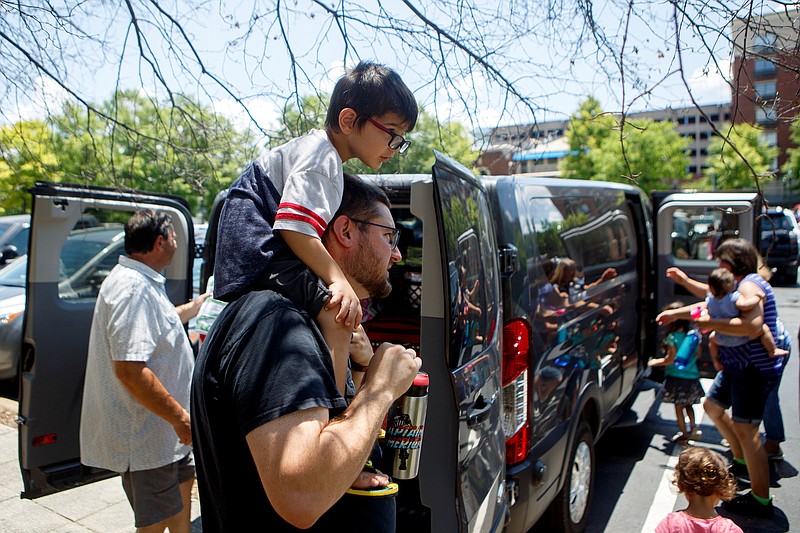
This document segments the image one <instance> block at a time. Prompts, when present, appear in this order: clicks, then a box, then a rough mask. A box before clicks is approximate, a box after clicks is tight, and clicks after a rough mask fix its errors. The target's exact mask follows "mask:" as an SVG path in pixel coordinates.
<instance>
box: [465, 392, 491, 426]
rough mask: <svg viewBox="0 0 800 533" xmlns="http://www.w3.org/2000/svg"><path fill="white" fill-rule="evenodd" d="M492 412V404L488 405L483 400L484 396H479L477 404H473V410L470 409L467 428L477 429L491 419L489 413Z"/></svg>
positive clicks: (476, 400)
mask: <svg viewBox="0 0 800 533" xmlns="http://www.w3.org/2000/svg"><path fill="white" fill-rule="evenodd" d="M491 410H492V404H491V402H490V403H486V400H484V399H483V394H481V395H480V396H478V397H477V398H476V399H475V403H473V404H472V408H471V409H470V412H469V414H467V426H468V427H475V426H477V425H478V424H481V423H483V422H485V421H486V419H487V418H489V413H490V412H491Z"/></svg>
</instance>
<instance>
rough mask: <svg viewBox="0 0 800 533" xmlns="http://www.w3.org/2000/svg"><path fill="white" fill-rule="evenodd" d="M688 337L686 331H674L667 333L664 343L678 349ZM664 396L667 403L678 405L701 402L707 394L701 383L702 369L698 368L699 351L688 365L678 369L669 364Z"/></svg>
mask: <svg viewBox="0 0 800 533" xmlns="http://www.w3.org/2000/svg"><path fill="white" fill-rule="evenodd" d="M685 337H686V332H684V331H673V332H671V333H669V334H668V335H667V338H666V339H665V341H664V344H665V345H667V346H674V347H675V349H676V350H677V349H678V347H679V346H680V345H681V342H683V339H684V338H685ZM664 376H665V379H664V398H663V401H664V402H666V403H674V404H676V405H694V404H698V403H700V400H702V399H703V397H704V396H705V392H703V387H702V385H700V370H699V369H698V368H697V353H696V352H695V353H693V354H692V356H691V358H690V359H689V363H688V364H687V365H686V367H684V368H682V369H678V367H676V366H675V365H668V366H667V368H666V369H665V370H664Z"/></svg>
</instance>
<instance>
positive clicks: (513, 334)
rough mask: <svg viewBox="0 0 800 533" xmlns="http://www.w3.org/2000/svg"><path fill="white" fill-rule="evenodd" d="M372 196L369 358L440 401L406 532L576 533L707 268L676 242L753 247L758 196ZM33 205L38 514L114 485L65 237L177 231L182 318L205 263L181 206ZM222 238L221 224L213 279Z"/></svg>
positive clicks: (429, 180) (402, 504)
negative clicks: (694, 228)
mask: <svg viewBox="0 0 800 533" xmlns="http://www.w3.org/2000/svg"><path fill="white" fill-rule="evenodd" d="M365 179H369V180H375V181H376V182H377V183H378V184H379V185H380V186H381V187H383V189H384V190H385V191H386V192H387V193H388V194H389V196H390V198H391V200H392V204H393V215H394V217H395V221H396V223H397V226H398V227H400V228H402V232H401V236H400V243H399V246H400V250H401V252H402V254H403V261H402V262H400V263H398V264H397V265H395V266H394V267H393V268H392V269H391V271H390V275H391V278H392V283H393V286H394V290H393V291H392V294H391V295H390V296H389V297H388V298H387V299H384V300H380V301H372V302H370V307H369V313H367V317H368V320H367V322H366V323H365V327H366V329H367V331H368V332H369V335H370V338H371V339H372V341H373V342H375V343H379V342H383V341H394V342H399V343H403V344H406V345H410V346H413V347H415V348H417V349H418V350H419V351H420V353H421V355H422V357H423V359H424V364H423V368H424V370H426V371H427V372H428V373H429V375H430V383H431V385H430V395H429V403H428V415H427V424H426V428H425V433H424V437H423V447H422V455H421V463H420V473H419V476H418V477H417V478H416V479H413V480H408V481H401V482H400V483H401V485H402V486H401V490H400V493H399V496H398V530H399V531H410V530H412V528H414V529H413V530H414V531H419V532H425V531H429V532H440V531H441V532H445V531H446V532H450V531H499V530H501V529H504V528H505V529H506V530H508V531H515V532H517V531H527V530H528V529H529V528H530V527H531V526H532V525H533V524H534V523H536V522H538V521H539V519H540V518H541V517H542V516H543V515H544V514H545V512H547V511H549V513H548V514H549V519H550V520H551V521H552V522H553V524H555V526H556V527H557V528H558V529H559V530H565V531H579V530H581V529H583V527H584V526H585V525H586V522H587V518H588V509H589V506H590V504H591V498H592V490H593V481H594V446H595V443H596V442H597V439H599V438H600V436H601V435H602V434H603V432H604V431H605V430H606V429H607V428H608V427H610V426H611V425H612V424H613V423H614V422H615V421H618V420H620V419H625V416H626V414H627V412H628V409H629V407H630V405H631V403H632V402H633V400H634V398H635V395H636V392H637V390H638V386H639V383H640V380H641V379H642V376H643V372H644V369H645V367H646V359H647V357H648V356H650V355H651V354H654V353H655V351H654V350H655V340H656V332H655V328H654V326H653V318H654V317H655V314H656V312H657V310H658V308H659V307H660V305H661V302H664V301H669V300H670V299H674V298H676V297H677V296H679V295H678V294H676V292H679V291H680V288H676V287H675V286H674V284H672V283H667V282H665V281H663V280H664V278H663V272H664V269H665V268H666V267H668V266H672V265H677V266H680V267H681V268H683V269H684V270H686V271H687V272H689V273H690V274H693V275H695V276H702V275H704V274H705V273H706V272H708V271H709V270H710V269H711V268H712V267H713V266H714V262H713V261H712V260H710V259H709V258H708V257H707V256H698V258H691V257H688V258H687V257H684V253H683V252H679V253H674V252H673V248H675V249H682V248H681V246H682V245H681V246H673V241H674V242H678V241H680V240H681V239H682V238H684V237H683V236H681V235H679V234H678V232H676V231H673V230H674V229H675V228H676V227H678V226H681V225H683V226H685V224H684V222H685V220H691V219H692V217H696V218H695V219H696V220H699V219H700V218H703V217H704V218H708V217H712V218H713V217H717V218H721V217H723V216H726V217H727V222H728V223H729V224H733V223H734V222H735V223H736V224H737V227H736V229H735V231H736V232H737V233H736V234H737V235H739V236H747V235H752V234H753V229H754V228H755V214H754V213H753V207H752V205H753V202H754V201H755V198H756V195H755V194H743V195H739V196H738V197H735V198H734V197H727V198H726V196H725V195H717V196H715V197H714V199H713V201H710V200H709V198H707V197H703V198H702V199H701V201H695V200H696V199H697V198H694V197H696V196H697V197H698V198H699V196H698V195H680V194H679V195H673V196H674V198H673V196H668V197H666V198H663V201H662V202H661V205H660V207H659V209H658V211H657V213H655V214H654V213H653V212H652V210H651V204H650V202H649V200H648V199H647V198H646V197H645V196H644V195H643V193H642V192H641V191H640V190H639V189H637V188H635V187H631V186H626V185H619V184H608V183H602V182H588V181H575V180H561V179H553V178H528V177H520V176H509V177H491V178H483V179H480V180H479V179H478V178H476V177H475V176H474V175H472V174H471V173H470V172H469V171H468V170H467V169H466V168H464V167H462V166H461V165H459V164H457V163H455V162H453V161H452V160H450V159H448V158H446V157H444V156H441V155H439V154H437V161H436V163H435V165H434V167H433V169H432V172H431V174H427V175H414V176H408V175H398V176H378V177H375V176H369V177H365ZM32 193H33V196H34V202H33V206H34V207H33V215H32V224H33V226H32V227H33V231H32V238H31V246H30V250H31V251H30V254H31V260H30V265H31V266H30V271H29V275H28V287H27V291H28V292H27V294H28V302H29V304H28V307H27V309H26V317H25V340H24V348H25V349H24V354H25V356H24V357H23V365H22V368H21V391H22V392H21V395H20V410H19V412H20V434H19V435H20V467H21V470H22V476H23V481H24V485H25V490H24V492H23V494H22V496H23V497H27V498H35V497H38V496H42V495H45V494H49V493H52V492H55V491H58V490H62V489H66V488H69V487H71V486H74V485H76V484H80V483H85V482H88V481H92V480H95V479H99V478H103V477H107V476H108V475H110V474H109V473H108V472H103V471H97V470H94V469H88V468H86V467H82V466H81V465H80V462H79V457H78V456H79V453H78V451H79V447H78V425H79V416H80V399H81V391H82V383H83V372H84V368H85V361H86V345H87V342H88V329H89V325H90V323H91V314H92V308H93V303H94V302H93V300H91V299H90V298H85V299H81V300H80V301H78V300H74V299H72V300H66V299H65V298H64V297H63V296H61V295H60V294H59V291H58V283H57V281H58V261H59V253H60V250H61V244H60V243H61V241H62V240H63V239H64V238H65V236H66V234H67V233H68V231H69V228H70V227H71V226H70V223H71V224H74V221H75V220H77V219H78V218H79V217H80V216H81V215H82V214H91V215H93V216H95V217H96V218H97V219H98V220H99V221H101V222H105V221H107V220H109V219H111V220H119V219H120V216H121V215H120V213H119V212H127V213H125V215H122V218H124V216H126V215H127V214H129V213H130V212H131V211H133V210H135V209H137V208H139V207H145V206H146V207H155V208H159V209H164V210H167V211H169V212H170V213H171V214H172V215H173V220H174V221H175V231H176V239H177V240H178V242H179V246H178V253H177V254H176V256H175V258H174V260H173V263H172V265H170V267H168V268H167V270H166V272H165V275H166V277H167V280H168V281H167V290H168V293H169V295H170V297H171V299H172V300H173V301H174V302H176V303H182V302H185V301H187V300H188V299H189V298H190V296H191V280H192V276H191V273H192V272H191V263H192V256H193V254H192V251H193V246H194V241H193V239H194V237H193V235H194V232H193V229H192V221H191V217H190V216H189V212H188V209H187V206H186V204H185V202H182V201H181V200H180V199H178V198H175V197H165V196H158V195H152V194H145V193H137V192H124V191H112V190H109V189H100V190H98V189H89V188H84V187H74V186H65V185H60V184H46V183H41V184H37V186H36V187H35V188H34V189H33V190H32ZM223 197H224V196H223ZM726 202H728V203H726ZM748 206H749V207H748ZM759 209H760V208H759ZM216 212H217V213H218V210H217V211H216ZM701 215H702V217H701ZM656 221H657V222H658V226H655V225H654V222H656ZM718 227H719V226H718ZM41 230H44V231H41ZM215 231H216V225H215V219H214V218H212V220H211V222H210V224H209V234H208V237H207V240H206V242H207V246H206V248H205V252H204V258H205V261H206V264H205V266H204V277H206V278H207V277H208V275H209V274H210V272H212V271H213V264H214V256H213V250H214V242H215V239H214V235H215ZM656 231H658V235H657V234H656ZM732 231H734V230H732ZM662 233H663V235H662ZM662 240H663V241H664V242H663V243H662ZM656 244H658V246H656ZM698 249H703V248H702V247H698ZM658 279H661V280H662V281H661V282H658V283H657V280H658ZM687 303H688V301H687ZM56 325H57V326H58V327H55V326H56ZM54 331H71V332H73V333H72V334H71V335H70V336H69V337H68V338H64V337H61V336H58V335H54V334H53V332H54Z"/></svg>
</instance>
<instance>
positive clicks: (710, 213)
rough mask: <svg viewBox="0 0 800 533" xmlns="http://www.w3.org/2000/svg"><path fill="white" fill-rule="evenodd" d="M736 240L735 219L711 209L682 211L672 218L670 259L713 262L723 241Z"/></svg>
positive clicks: (677, 211)
mask: <svg viewBox="0 0 800 533" xmlns="http://www.w3.org/2000/svg"><path fill="white" fill-rule="evenodd" d="M738 236H739V222H738V215H737V214H736V213H733V212H730V213H728V212H726V211H723V210H720V209H716V208H713V207H702V206H698V207H693V206H692V207H689V206H687V207H682V208H680V209H676V210H675V211H674V212H673V214H672V232H671V238H672V255H673V256H674V257H675V258H676V259H688V260H697V261H712V260H713V259H714V250H715V249H716V247H717V246H719V245H720V243H722V242H723V241H725V240H727V239H730V238H735V237H738Z"/></svg>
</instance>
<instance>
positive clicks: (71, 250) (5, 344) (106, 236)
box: [0, 224, 125, 379]
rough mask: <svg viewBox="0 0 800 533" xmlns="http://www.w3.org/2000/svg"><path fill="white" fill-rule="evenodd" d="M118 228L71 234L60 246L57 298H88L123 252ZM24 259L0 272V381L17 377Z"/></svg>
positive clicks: (120, 227) (122, 237)
mask: <svg viewBox="0 0 800 533" xmlns="http://www.w3.org/2000/svg"><path fill="white" fill-rule="evenodd" d="M124 236H125V234H124V232H123V231H122V226H121V225H120V224H109V225H105V226H101V227H95V228H89V229H80V230H74V231H72V232H71V233H70V235H69V237H67V240H66V241H65V242H64V248H63V250H62V252H61V264H60V265H59V276H58V277H59V284H58V290H59V294H60V295H61V296H62V298H64V299H65V300H75V299H80V298H92V297H94V296H95V295H96V294H97V291H98V290H99V289H100V284H101V283H103V280H104V279H105V278H106V276H108V274H109V273H110V272H111V269H112V268H114V265H116V264H117V261H118V258H119V256H120V255H122V254H124V253H125V250H124V246H123V244H124ZM27 270H28V256H27V255H23V256H20V257H18V258H17V259H15V260H14V261H13V262H12V263H11V264H9V266H8V267H6V268H4V269H2V270H0V379H13V378H16V377H17V372H18V367H19V359H20V353H21V351H22V315H23V312H24V311H25V278H26V273H27Z"/></svg>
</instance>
